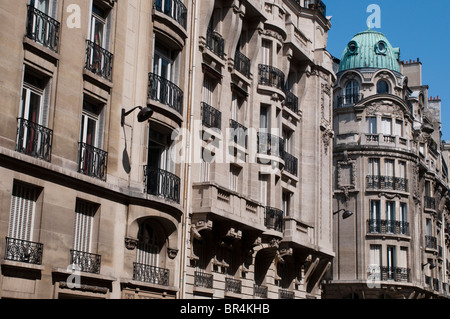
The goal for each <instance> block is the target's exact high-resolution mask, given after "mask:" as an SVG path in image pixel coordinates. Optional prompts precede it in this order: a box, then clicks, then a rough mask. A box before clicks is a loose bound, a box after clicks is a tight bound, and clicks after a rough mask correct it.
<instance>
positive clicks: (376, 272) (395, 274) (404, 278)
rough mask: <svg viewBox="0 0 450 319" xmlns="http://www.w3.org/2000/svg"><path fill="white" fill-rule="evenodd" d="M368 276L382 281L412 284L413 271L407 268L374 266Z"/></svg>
mask: <svg viewBox="0 0 450 319" xmlns="http://www.w3.org/2000/svg"><path fill="white" fill-rule="evenodd" d="M367 276H368V277H369V278H374V279H378V280H381V281H388V280H393V281H396V282H411V269H410V268H405V267H392V266H374V267H370V271H369V272H368V273H367Z"/></svg>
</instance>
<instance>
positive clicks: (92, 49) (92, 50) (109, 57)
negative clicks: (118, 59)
mask: <svg viewBox="0 0 450 319" xmlns="http://www.w3.org/2000/svg"><path fill="white" fill-rule="evenodd" d="M112 64H113V54H112V53H111V52H109V51H107V50H105V49H103V48H102V47H101V46H99V45H98V44H95V43H94V42H92V41H90V40H86V62H85V66H84V67H85V69H86V70H89V71H91V72H93V73H95V74H97V75H99V76H101V77H103V78H105V79H107V80H108V81H111V80H112Z"/></svg>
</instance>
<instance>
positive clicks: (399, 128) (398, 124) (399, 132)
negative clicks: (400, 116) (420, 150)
mask: <svg viewBox="0 0 450 319" xmlns="http://www.w3.org/2000/svg"><path fill="white" fill-rule="evenodd" d="M394 135H396V136H400V137H402V136H403V121H401V120H396V121H395V124H394Z"/></svg>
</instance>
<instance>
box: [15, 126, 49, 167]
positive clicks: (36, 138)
mask: <svg viewBox="0 0 450 319" xmlns="http://www.w3.org/2000/svg"><path fill="white" fill-rule="evenodd" d="M17 120H18V128H17V146H16V151H17V152H20V153H23V154H26V155H30V156H33V157H36V158H39V159H42V160H44V161H47V162H50V160H51V155H52V142H53V131H52V130H50V129H48V128H46V127H44V126H41V125H39V124H36V123H34V122H31V121H28V120H25V119H23V118H18V119H17Z"/></svg>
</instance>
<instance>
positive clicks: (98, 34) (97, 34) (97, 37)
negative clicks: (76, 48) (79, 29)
mask: <svg viewBox="0 0 450 319" xmlns="http://www.w3.org/2000/svg"><path fill="white" fill-rule="evenodd" d="M110 32H111V31H110V23H109V12H107V10H105V9H103V8H101V7H99V6H98V5H96V4H95V3H94V4H93V5H92V15H91V30H90V35H89V39H90V40H91V41H92V42H93V43H95V44H96V45H98V46H99V47H101V48H104V49H106V50H108V49H109V38H110Z"/></svg>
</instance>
